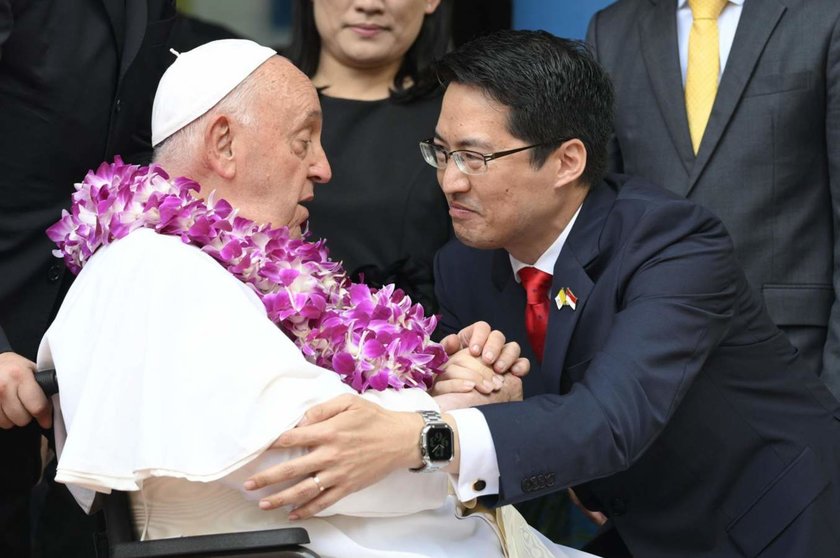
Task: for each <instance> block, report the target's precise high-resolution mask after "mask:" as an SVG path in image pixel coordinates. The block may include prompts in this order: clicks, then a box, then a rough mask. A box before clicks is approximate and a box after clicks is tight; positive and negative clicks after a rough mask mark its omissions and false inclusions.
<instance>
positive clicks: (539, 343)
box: [519, 267, 551, 362]
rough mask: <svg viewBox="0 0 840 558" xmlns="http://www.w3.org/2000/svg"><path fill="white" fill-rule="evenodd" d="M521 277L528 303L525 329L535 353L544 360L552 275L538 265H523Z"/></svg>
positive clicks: (520, 272)
mask: <svg viewBox="0 0 840 558" xmlns="http://www.w3.org/2000/svg"><path fill="white" fill-rule="evenodd" d="M519 279H520V280H521V281H522V286H523V287H525V296H526V297H527V301H528V304H527V305H526V306H525V331H527V332H528V340H529V341H530V342H531V348H533V349H534V354H536V355H537V358H538V359H539V360H540V362H542V357H543V349H544V347H545V329H546V325H548V289H549V288H551V275H549V274H548V273H546V272H545V271H540V270H539V269H537V268H536V267H523V268H522V269H520V270H519Z"/></svg>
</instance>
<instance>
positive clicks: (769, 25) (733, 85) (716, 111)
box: [684, 0, 786, 194]
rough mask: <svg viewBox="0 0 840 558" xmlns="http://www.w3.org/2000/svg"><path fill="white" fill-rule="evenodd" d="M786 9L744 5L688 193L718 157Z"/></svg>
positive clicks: (768, 1) (772, 2)
mask: <svg viewBox="0 0 840 558" xmlns="http://www.w3.org/2000/svg"><path fill="white" fill-rule="evenodd" d="M785 9H786V8H785V6H784V5H783V4H781V3H780V2H779V1H778V0H765V1H758V0H750V1H749V2H744V8H743V11H742V12H741V18H740V20H739V21H738V30H737V31H736V33H735V39H734V41H733V43H732V50H731V52H730V55H729V59H728V60H727V62H726V68H724V71H723V75H722V76H721V80H720V86H719V87H718V92H717V96H716V97H715V103H714V105H713V107H712V114H711V116H710V117H709V123H708V124H707V125H706V131H705V132H704V134H703V140H702V141H701V143H700V151H699V152H698V153H697V160H696V161H695V162H694V166H693V167H692V169H691V174H690V177H689V180H688V190H687V191H686V192H684V194H688V192H690V191H691V188H693V187H694V185H695V184H696V183H697V180H698V179H699V178H700V175H701V174H702V173H703V170H704V169H705V168H706V165H707V164H708V162H709V160H710V159H711V157H712V155H713V154H714V152H715V149H716V148H717V145H718V143H719V142H720V139H721V137H722V136H723V132H724V131H725V130H726V127H727V126H728V125H729V121H730V120H731V119H732V115H733V114H734V112H735V109H736V108H737V106H738V103H739V101H740V100H741V96H742V95H743V93H744V88H745V87H746V86H747V83H748V82H749V81H750V78H751V77H752V75H753V72H754V71H755V67H756V64H757V63H758V59H759V58H760V56H761V53H762V51H763V50H764V47H765V45H766V44H767V41H768V39H769V38H770V35H771V34H772V33H773V30H774V29H775V28H776V25H777V24H778V22H779V20H780V19H781V17H782V14H783V13H784V12H785Z"/></svg>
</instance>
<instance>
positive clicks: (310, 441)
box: [245, 322, 530, 520]
mask: <svg viewBox="0 0 840 558" xmlns="http://www.w3.org/2000/svg"><path fill="white" fill-rule="evenodd" d="M441 343H442V345H443V347H444V349H445V350H446V352H447V354H449V355H450V360H449V362H448V363H447V364H446V367H445V369H444V371H443V373H442V374H440V375H439V376H438V378H437V379H436V383H435V385H434V386H433V388H432V389H431V390H430V394H431V395H432V396H433V397H434V398H435V401H436V402H437V403H438V405H439V406H440V407H441V411H442V412H446V411H448V410H451V409H456V408H465V407H470V406H475V405H483V404H488V403H498V402H504V401H513V400H521V399H522V381H521V379H520V378H521V377H522V376H524V375H525V374H527V373H528V371H529V370H530V363H529V362H528V360H527V359H525V358H521V357H520V356H519V355H520V347H519V345H518V344H517V343H515V342H511V343H506V342H505V337H504V335H503V334H502V333H501V332H499V331H492V330H491V328H490V326H489V325H488V324H487V323H485V322H477V323H475V324H473V325H471V326H469V327H467V328H465V329H463V330H461V331H460V332H459V333H457V334H452V335H449V336H448V337H446V338H445V339H444V340H443V341H442V342H441ZM444 420H446V421H447V423H449V425H450V426H452V427H453V429H456V425H455V424H454V421H453V420H452V419H451V417H449V416H448V415H444ZM422 427H423V420H422V417H420V415H419V414H418V413H413V412H398V411H389V410H387V409H384V408H382V407H381V406H379V405H377V404H375V403H372V402H370V401H368V400H366V399H364V398H362V397H359V396H356V395H342V396H339V397H336V398H334V399H331V400H329V401H326V402H324V403H322V404H320V405H316V406H314V407H312V408H310V409H309V410H308V411H307V412H306V414H305V415H304V417H303V419H302V420H301V421H300V423H298V425H297V427H296V428H294V429H292V430H289V431H287V432H285V433H283V434H282V435H281V436H280V437H279V438H278V439H277V440H276V441H275V443H274V444H273V445H272V447H273V448H293V447H296V448H308V449H309V452H308V453H307V454H305V455H303V456H301V457H298V458H296V459H292V460H290V461H287V462H284V463H281V464H279V465H275V466H274V467H271V468H268V469H266V470H264V471H261V472H260V473H258V474H257V475H254V476H253V477H251V478H250V479H248V480H247V481H246V482H245V489H246V490H257V489H261V488H263V487H266V486H269V485H273V484H277V483H282V482H288V481H293V480H295V479H301V480H299V481H298V482H297V483H295V484H293V485H292V486H290V487H288V488H286V489H284V490H282V491H280V492H277V493H275V494H272V495H271V496H267V497H264V498H263V499H262V500H260V504H259V505H260V508H262V509H264V510H271V509H275V508H278V507H281V506H291V507H293V508H294V510H293V511H292V513H291V514H289V518H290V519H292V520H295V519H306V518H308V517H311V516H313V515H315V514H316V513H318V512H320V511H322V510H324V509H326V508H327V507H329V506H331V505H333V504H334V503H336V502H338V501H339V500H341V499H342V498H344V497H345V496H347V495H349V494H352V493H353V492H356V491H358V490H361V489H363V488H366V487H367V486H370V485H372V484H374V483H375V482H377V481H378V480H380V479H381V478H383V477H384V476H386V475H388V474H390V473H391V472H393V471H395V470H398V469H409V468H414V467H418V466H419V465H421V457H420V449H419V443H418V442H419V433H420V431H421V429H422ZM455 454H456V458H455V460H453V463H451V464H450V468H451V469H448V470H449V471H450V472H457V470H458V469H457V467H458V437H457V430H456V435H455Z"/></svg>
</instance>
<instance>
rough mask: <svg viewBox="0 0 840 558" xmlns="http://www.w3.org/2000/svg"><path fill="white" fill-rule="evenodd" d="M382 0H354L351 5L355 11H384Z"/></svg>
mask: <svg viewBox="0 0 840 558" xmlns="http://www.w3.org/2000/svg"><path fill="white" fill-rule="evenodd" d="M382 4H383V2H382V0H356V1H355V2H353V7H354V9H355V10H356V11H357V12H362V13H364V14H377V13H382V12H383V11H384V6H383V5H382Z"/></svg>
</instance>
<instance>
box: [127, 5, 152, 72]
mask: <svg viewBox="0 0 840 558" xmlns="http://www.w3.org/2000/svg"><path fill="white" fill-rule="evenodd" d="M125 13H126V20H125V21H126V25H125V45H124V46H123V49H122V60H121V61H120V79H122V78H123V76H124V75H125V73H126V72H127V71H128V68H129V67H130V66H131V64H132V62H134V58H135V57H136V56H137V53H138V52H139V51H140V45H142V44H143V38H144V37H145V35H146V24H147V22H148V18H149V6H148V3H147V2H146V0H125Z"/></svg>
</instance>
